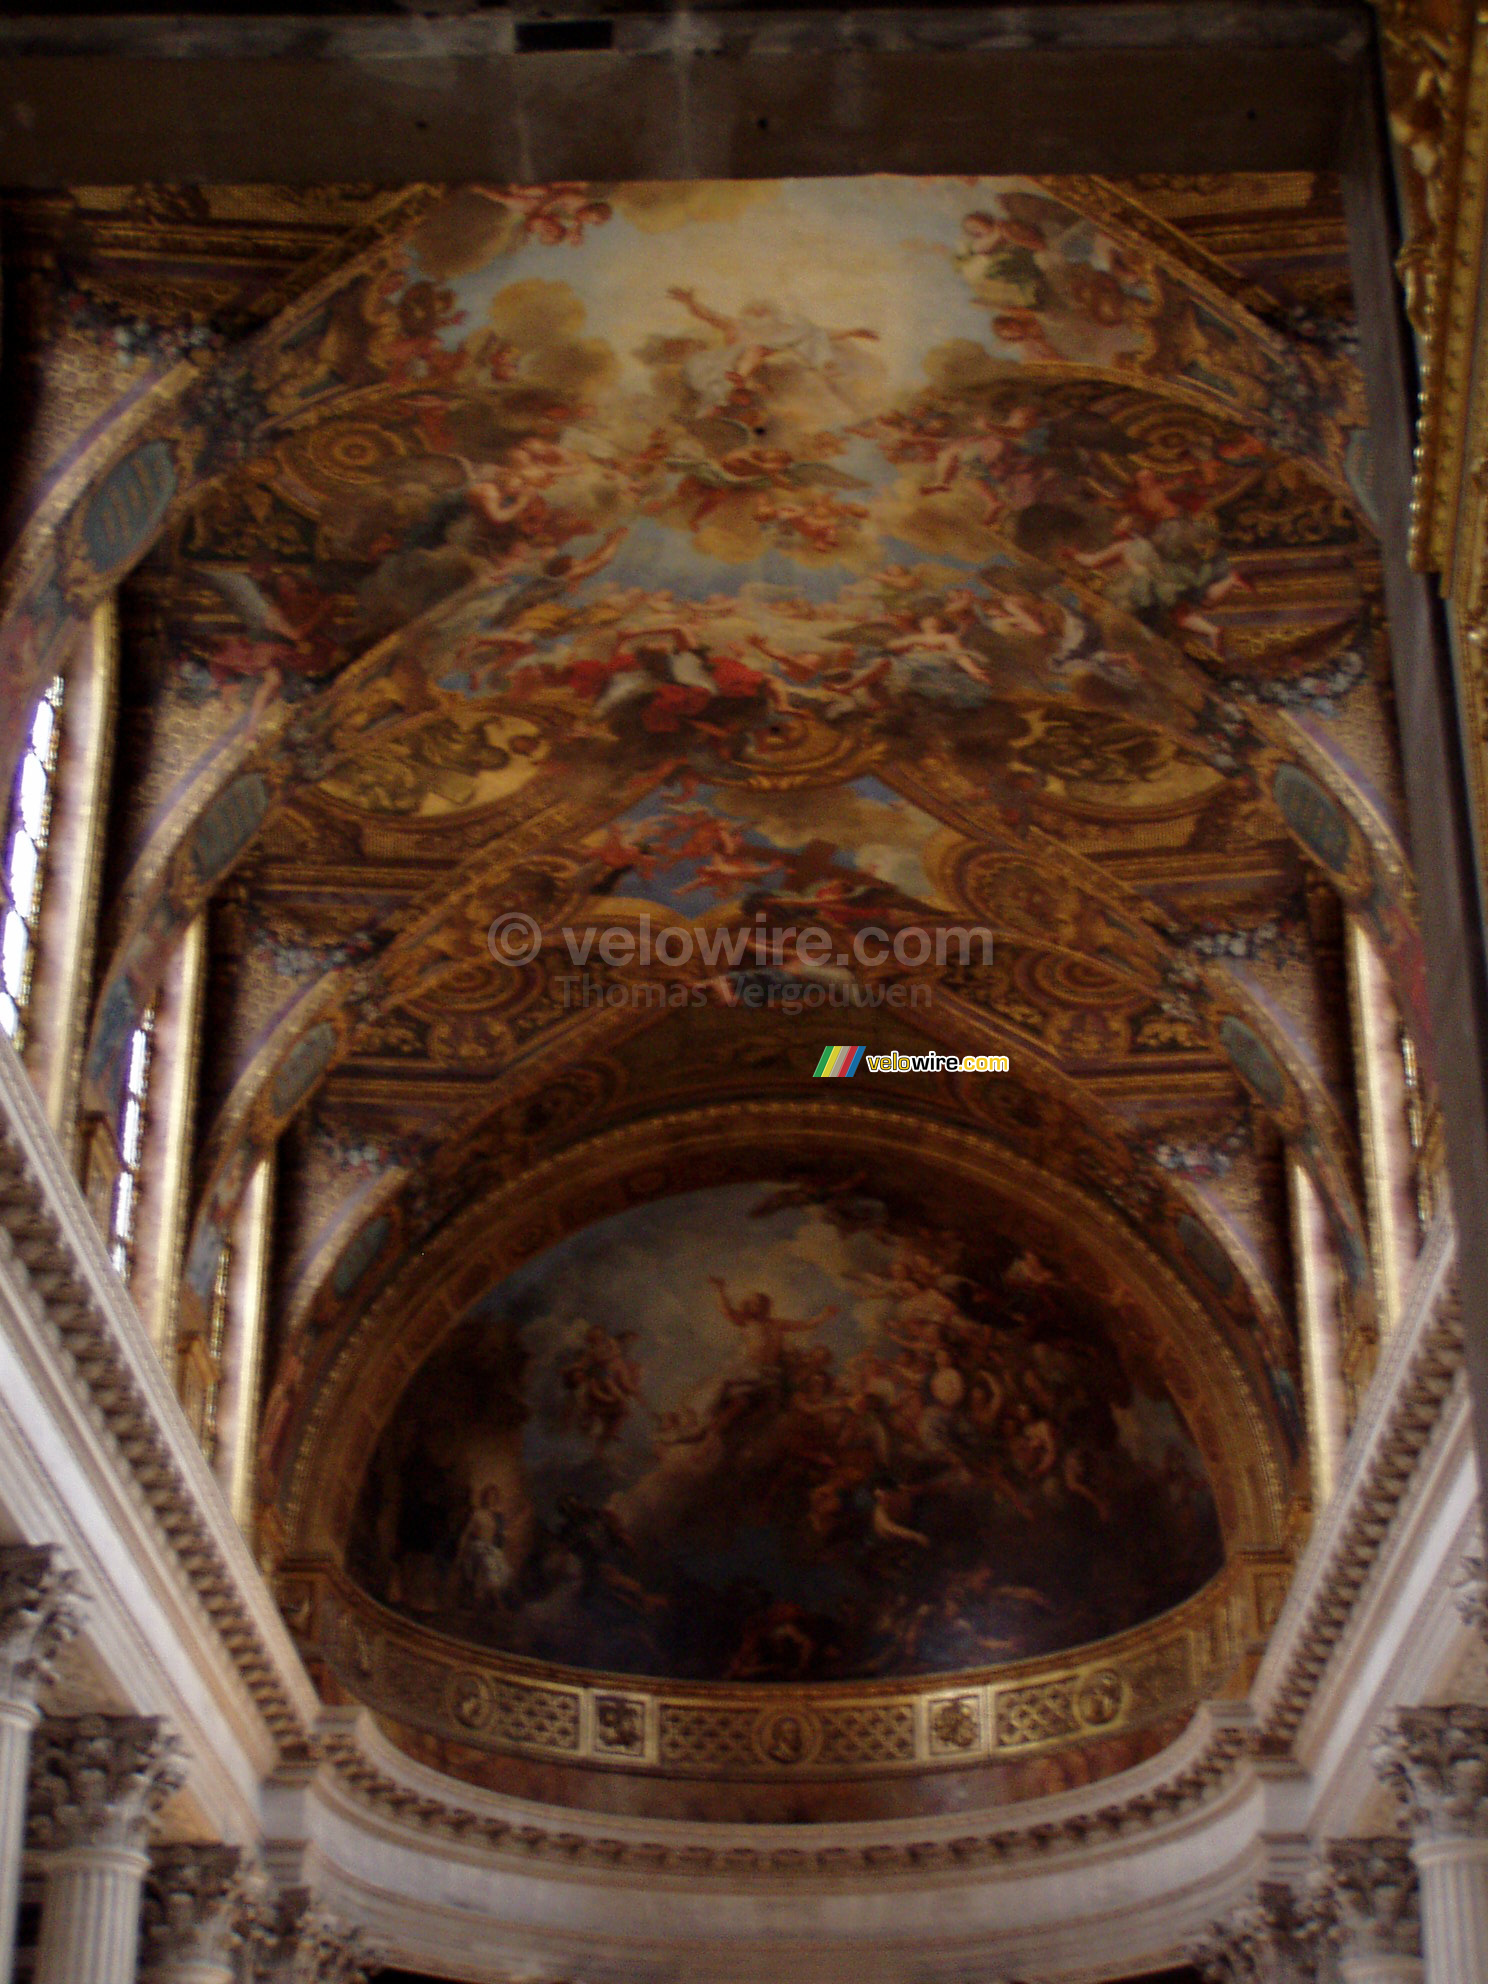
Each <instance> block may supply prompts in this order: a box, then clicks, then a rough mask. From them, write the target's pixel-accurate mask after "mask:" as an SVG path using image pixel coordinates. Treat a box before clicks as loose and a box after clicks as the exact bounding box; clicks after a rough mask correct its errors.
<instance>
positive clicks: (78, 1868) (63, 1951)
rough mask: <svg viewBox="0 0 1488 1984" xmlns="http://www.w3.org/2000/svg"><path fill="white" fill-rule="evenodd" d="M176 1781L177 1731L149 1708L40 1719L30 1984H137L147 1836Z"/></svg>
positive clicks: (34, 1764) (35, 1754)
mask: <svg viewBox="0 0 1488 1984" xmlns="http://www.w3.org/2000/svg"><path fill="white" fill-rule="evenodd" d="M180 1781H181V1769H180V1765H179V1763H178V1761H177V1744H176V1739H175V1738H174V1737H173V1736H172V1735H170V1734H169V1733H168V1732H167V1731H166V1730H165V1728H164V1727H163V1725H162V1724H161V1722H160V1720H159V1718H158V1717H156V1716H146V1715H80V1716H67V1717H62V1718H59V1719H56V1720H50V1721H47V1722H44V1723H42V1725H41V1727H40V1729H39V1730H38V1732H37V1735H36V1738H35V1741H34V1743H33V1745H32V1759H31V1815H30V1826H29V1829H28V1838H29V1843H30V1844H31V1846H32V1847H33V1848H34V1849H35V1850H36V1851H38V1852H39V1853H41V1854H42V1855H43V1856H44V1859H43V1865H44V1867H45V1870H46V1891H45V1894H44V1897H43V1900H42V1907H41V1941H40V1944H39V1945H38V1948H37V1952H36V1971H35V1984H134V1976H135V1960H136V1957H137V1955H138V1949H139V1931H140V1891H141V1888H142V1886H143V1883H144V1878H145V1872H146V1870H147V1868H148V1867H149V1864H150V1860H149V1855H148V1853H147V1852H146V1850H145V1845H146V1840H147V1838H148V1836H149V1830H150V1826H151V1823H152V1821H153V1819H154V1816H155V1814H156V1812H157V1811H158V1810H159V1808H160V1806H161V1805H163V1804H164V1802H165V1800H166V1799H167V1798H168V1797H169V1796H170V1794H171V1792H172V1791H174V1790H175V1789H176V1788H177V1786H178V1785H179V1784H180Z"/></svg>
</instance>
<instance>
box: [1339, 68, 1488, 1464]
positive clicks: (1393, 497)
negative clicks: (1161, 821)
mask: <svg viewBox="0 0 1488 1984" xmlns="http://www.w3.org/2000/svg"><path fill="white" fill-rule="evenodd" d="M1388 158H1389V154H1388V149H1387V139H1386V135H1385V122H1384V107H1383V103H1382V100H1381V93H1380V88H1379V82H1378V77H1377V73H1376V71H1375V70H1374V68H1373V66H1372V65H1371V67H1370V68H1369V69H1368V70H1366V71H1365V72H1364V73H1363V78H1362V87H1361V90H1360V96H1359V101H1358V103H1357V105H1356V107H1355V112H1354V115H1353V117H1352V118H1351V120H1350V125H1349V130H1348V135H1347V141H1346V149H1345V169H1344V180H1343V190H1344V201H1345V206H1346V210H1347V213H1348V222H1349V242H1350V252H1351V256H1352V261H1353V278H1354V298H1355V305H1356V309H1357V312H1358V320H1359V334H1360V340H1361V347H1362V358H1363V363H1364V373H1365V380H1366V384H1367V387H1368V393H1369V411H1370V428H1371V433H1372V436H1373V443H1374V463H1375V475H1374V481H1375V495H1376V501H1377V504H1378V509H1379V517H1380V536H1381V542H1382V547H1383V552H1384V575H1385V594H1386V603H1387V606H1388V609H1389V616H1390V644H1391V650H1392V655H1393V662H1394V673H1395V700H1396V704H1397V708H1398V714H1399V722H1400V748H1401V756H1402V761H1403V766H1404V771H1405V789H1406V805H1407V810H1408V814H1409V820H1410V836H1411V850H1412V856H1413V859H1414V863H1415V868H1416V874H1417V876H1418V878H1419V889H1420V913H1421V934H1422V938H1423V941H1424V943H1425V947H1426V967H1427V979H1428V988H1429V992H1430V1002H1431V1018H1432V1033H1433V1057H1434V1060H1435V1064H1436V1077H1437V1081H1438V1082H1439V1084H1440V1087H1441V1097H1442V1108H1443V1112H1444V1114H1445V1118H1446V1131H1447V1155H1448V1165H1449V1171H1450V1177H1451V1185H1452V1202H1453V1207H1454V1211H1455V1215H1456V1220H1457V1231H1458V1272H1459V1275H1460V1281H1461V1293H1462V1307H1463V1318H1464V1324H1465V1328H1466V1337H1467V1364H1468V1372H1469V1376H1470V1378H1471V1382H1472V1388H1473V1402H1474V1408H1475V1410H1474V1418H1475V1423H1476V1431H1477V1445H1478V1455H1479V1462H1480V1465H1481V1466H1483V1467H1484V1468H1485V1469H1488V932H1485V927H1484V916H1483V901H1484V898H1483V892H1482V887H1481V878H1480V873H1479V852H1478V840H1477V834H1476V830H1475V826H1474V821H1473V810H1472V800H1471V790H1472V788H1471V784H1470V780H1469V772H1468V762H1467V755H1466V751H1467V746H1466V739H1465V735H1464V730H1463V723H1462V708H1463V705H1462V702H1461V700H1460V698H1459V696H1458V693H1457V680H1456V669H1455V663H1454V658H1453V654H1452V647H1451V641H1450V636H1449V630H1448V627H1447V621H1446V614H1445V611H1444V609H1443V606H1442V602H1441V596H1440V593H1439V592H1438V589H1437V587H1436V584H1435V583H1434V581H1433V580H1431V579H1429V578H1427V577H1426V576H1424V575H1423V574H1422V573H1420V572H1413V571H1412V570H1411V569H1410V566H1409V563H1408V560H1407V555H1406V546H1407V543H1408V541H1409V528H1410V494H1411V450H1412V441H1413V422H1414V411H1415V406H1416V391H1417V381H1416V370H1415V350H1414V345H1413V342H1412V339H1411V333H1410V327H1409V325H1408V324H1407V322H1406V319H1405V313H1404V310H1403V307H1402V302H1401V290H1400V284H1399V282H1398V280H1397V279H1396V275H1395V255H1396V252H1397V250H1398V247H1399V233H1398V227H1397V224H1396V218H1395V211H1394V204H1393V199H1392V197H1391V187H1392V180H1391V175H1390V167H1389V162H1388ZM1485 1478H1488V1475H1485Z"/></svg>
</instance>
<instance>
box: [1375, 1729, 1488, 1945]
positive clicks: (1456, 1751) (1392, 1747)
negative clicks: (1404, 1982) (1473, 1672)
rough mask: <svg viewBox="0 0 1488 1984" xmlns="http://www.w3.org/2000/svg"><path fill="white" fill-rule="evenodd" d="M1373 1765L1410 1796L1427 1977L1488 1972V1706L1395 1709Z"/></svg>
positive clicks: (1409, 1809)
mask: <svg viewBox="0 0 1488 1984" xmlns="http://www.w3.org/2000/svg"><path fill="white" fill-rule="evenodd" d="M1374 1761H1375V1768H1376V1770H1377V1771H1378V1772H1379V1775H1380V1776H1381V1778H1383V1780H1384V1781H1385V1782H1386V1783H1387V1784H1390V1785H1393V1786H1394V1788H1395V1789H1396V1790H1397V1791H1398V1792H1399V1793H1400V1794H1401V1796H1402V1797H1403V1799H1404V1800H1405V1805H1406V1810H1407V1812H1408V1814H1409V1817H1410V1824H1411V1830H1412V1834H1413V1838H1414V1844H1413V1852H1414V1855H1415V1862H1416V1866H1417V1868H1418V1869H1419V1872H1420V1876H1421V1939H1422V1942H1423V1944H1424V1947H1425V1956H1426V1984H1484V1980H1485V1979H1488V1708H1480V1707H1478V1706H1476V1705H1475V1704H1467V1703H1464V1704H1458V1705H1454V1706H1452V1707H1450V1708H1409V1709H1397V1710H1396V1711H1395V1712H1394V1714H1393V1715H1392V1716H1391V1718H1390V1720H1389V1722H1388V1724H1387V1725H1386V1727H1385V1728H1384V1730H1383V1731H1382V1732H1381V1734H1380V1737H1379V1739H1378V1741H1377V1743H1376V1745H1375V1756H1374Z"/></svg>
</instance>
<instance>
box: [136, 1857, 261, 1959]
mask: <svg viewBox="0 0 1488 1984" xmlns="http://www.w3.org/2000/svg"><path fill="white" fill-rule="evenodd" d="M260 1887H261V1880H260V1879H259V1878H258V1877H257V1876H256V1873H255V1870H254V1869H252V1868H251V1867H250V1864H249V1862H248V1860H247V1858H246V1856H245V1855H244V1854H243V1853H242V1852H241V1851H240V1850H239V1848H237V1847H236V1846H161V1847H157V1848H156V1850H155V1851H154V1853H152V1854H151V1856H150V1872H149V1874H148V1876H147V1877H146V1880H145V1897H144V1918H143V1923H142V1927H141V1932H140V1978H141V1984H233V1980H234V1978H235V1977H236V1975H237V1963H238V1951H239V1949H240V1948H241V1947H242V1946H243V1944H244V1942H245V1940H246V1939H247V1936H248V1933H249V1931H250V1929H251V1927H252V1924H253V1918H254V1915H255V1912H256V1905H257V1903H258V1899H259V1890H260Z"/></svg>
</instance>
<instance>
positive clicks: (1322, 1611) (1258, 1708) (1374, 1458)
mask: <svg viewBox="0 0 1488 1984" xmlns="http://www.w3.org/2000/svg"><path fill="white" fill-rule="evenodd" d="M1455 1263H1456V1235H1455V1231H1454V1229H1453V1227H1452V1223H1451V1218H1450V1215H1449V1214H1446V1213H1443V1214H1442V1216H1441V1217H1440V1218H1439V1219H1438V1220H1437V1222H1436V1224H1435V1225H1434V1226H1433V1228H1432V1230H1431V1233H1430V1234H1429V1236H1428V1237H1427V1241H1426V1245H1425V1247H1424V1248H1423V1249H1422V1252H1421V1255H1420V1258H1419V1259H1418V1261H1417V1263H1416V1269H1415V1273H1414V1276H1413V1278H1412V1282H1411V1287H1410V1291H1409V1294H1408V1297H1407V1301H1406V1304H1405V1308H1404V1311H1403V1313H1402V1315H1401V1319H1400V1322H1399V1324H1398V1325H1397V1327H1396V1329H1395V1330H1394V1331H1393V1333H1392V1334H1391V1336H1390V1337H1389V1339H1388V1340H1387V1342H1386V1343H1385V1345H1384V1347H1383V1349H1382V1351H1381V1355H1380V1362H1379V1366H1378V1368H1377V1370H1376V1372H1375V1376H1374V1380H1373V1383H1372V1384H1371V1386H1370V1389H1369V1391H1368V1392H1367V1393H1366V1394H1365V1397H1364V1400H1363V1403H1362V1406H1361V1408H1360V1413H1359V1418H1358V1420H1357V1421H1356V1423H1355V1426H1354V1429H1353V1433H1352V1436H1351V1437H1350V1440H1349V1444H1348V1447H1347V1449H1346V1451H1345V1455H1344V1464H1343V1470H1342V1474H1341V1477H1340V1480H1339V1483H1338V1486H1337V1488H1336V1489H1335V1491H1334V1494H1333V1498H1332V1500H1331V1501H1330V1502H1329V1503H1328V1506H1327V1507H1326V1508H1325V1509H1324V1510H1323V1512H1322V1514H1321V1516H1320V1517H1319V1518H1318V1520H1317V1522H1316V1524H1315V1526H1314V1528H1313V1532H1312V1536H1311V1537H1310V1539H1309V1541H1308V1545H1307V1548H1306V1550H1305V1552H1304V1553H1303V1556H1302V1560H1301V1562H1300V1563H1299V1565H1298V1567H1297V1574H1296V1576H1295V1578H1294V1579H1293V1581H1292V1588H1291V1591H1290V1592H1289V1594H1288V1596H1287V1599H1286V1602H1285V1604H1284V1605H1283V1607H1282V1609H1281V1614H1280V1616H1279V1618H1278V1619H1277V1622H1276V1627H1275V1630H1274V1631H1273V1633H1272V1635H1271V1640H1270V1644H1269V1646H1268V1647H1267V1650H1266V1654H1265V1657H1264V1659H1263V1660H1262V1662H1261V1666H1260V1668H1259V1670H1258V1672H1257V1675H1256V1680H1255V1685H1254V1687H1253V1688H1252V1691H1251V1702H1252V1706H1253V1707H1254V1709H1255V1712H1256V1718H1257V1728H1258V1741H1259V1744H1260V1748H1261V1751H1262V1753H1263V1754H1268V1755H1278V1754H1282V1755H1284V1754H1287V1753H1289V1752H1290V1750H1291V1748H1292V1745H1293V1741H1294V1739H1295V1737H1296V1734H1297V1731H1298V1729H1299V1728H1300V1727H1301V1724H1302V1722H1303V1719H1304V1718H1305V1716H1306V1715H1307V1712H1308V1710H1309V1708H1310V1707H1311V1706H1312V1703H1313V1701H1314V1698H1315V1697H1316V1695H1317V1692H1318V1688H1319V1686H1320V1684H1321V1682H1322V1678H1323V1675H1324V1673H1325V1672H1326V1670H1327V1667H1328V1664H1329V1662H1330V1661H1331V1660H1332V1658H1333V1655H1334V1653H1335V1651H1336V1650H1337V1648H1338V1647H1339V1645H1340V1643H1341V1642H1342V1640H1343V1638H1344V1635H1345V1633H1346V1632H1347V1630H1348V1627H1349V1624H1350V1621H1351V1620H1352V1618H1353V1614H1354V1609H1355V1607H1356V1605H1357V1604H1358V1601H1359V1598H1360V1596H1361V1594H1362V1593H1363V1591H1364V1589H1365V1587H1366V1585H1367V1584H1368V1582H1369V1580H1370V1578H1371V1576H1372V1575H1373V1574H1374V1572H1375V1570H1376V1567H1377V1565H1378V1564H1379V1561H1380V1559H1381V1557H1382V1555H1383V1553H1384V1551H1385V1548H1386V1543H1387V1539H1388V1538H1389V1535H1390V1533H1391V1529H1392V1526H1393V1525H1394V1523H1395V1521H1396V1518H1397V1515H1398V1514H1399V1511H1400V1509H1401V1506H1402V1504H1403V1503H1404V1501H1405V1499H1406V1497H1407V1494H1408V1491H1409V1489H1410V1487H1411V1484H1412V1481H1413V1479H1414V1477H1415V1475H1416V1472H1417V1469H1418V1466H1419V1464H1420V1462H1421V1460H1422V1457H1423V1456H1424V1454H1425V1453H1426V1450H1427V1448H1428V1447H1429V1445H1430V1443H1431V1440H1432V1436H1433V1435H1434V1433H1435V1431H1436V1428H1437V1425H1438V1422H1439V1421H1440V1419H1441V1416H1442V1412H1443V1409H1444V1407H1445V1405H1446V1403H1447V1400H1448V1398H1449V1396H1450V1394H1451V1392H1452V1389H1453V1386H1454V1385H1455V1384H1456V1382H1457V1380H1458V1376H1459V1373H1460V1372H1461V1369H1462V1316H1461V1311H1460V1309H1459V1306H1458V1300H1457V1287H1456V1278H1455V1274H1454V1268H1455Z"/></svg>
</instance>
